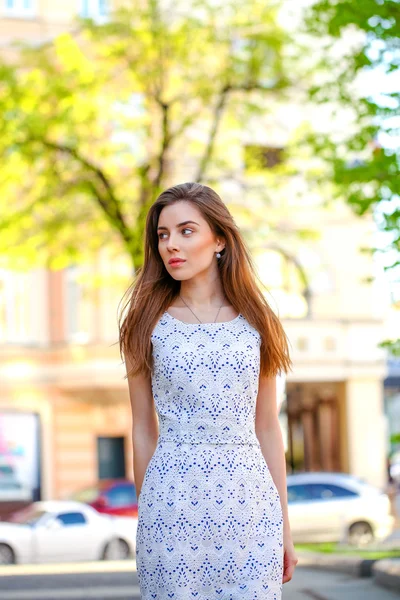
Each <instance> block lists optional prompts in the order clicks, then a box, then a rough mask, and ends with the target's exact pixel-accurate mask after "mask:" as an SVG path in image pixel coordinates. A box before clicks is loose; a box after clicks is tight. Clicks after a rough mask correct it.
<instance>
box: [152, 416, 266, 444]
mask: <svg viewBox="0 0 400 600" xmlns="http://www.w3.org/2000/svg"><path fill="white" fill-rule="evenodd" d="M159 441H160V442H177V443H189V444H202V443H204V444H252V445H259V442H258V438H257V436H256V433H255V429H254V423H253V422H251V423H248V422H246V423H237V422H234V421H232V420H227V419H217V420H215V421H211V420H207V419H204V418H202V419H199V420H196V421H189V422H186V423H182V422H180V421H178V420H174V419H169V418H165V417H160V418H159Z"/></svg>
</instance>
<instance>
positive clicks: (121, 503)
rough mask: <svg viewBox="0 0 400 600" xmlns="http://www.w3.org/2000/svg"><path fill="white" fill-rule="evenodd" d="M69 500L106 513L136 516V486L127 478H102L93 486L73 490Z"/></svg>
mask: <svg viewBox="0 0 400 600" xmlns="http://www.w3.org/2000/svg"><path fill="white" fill-rule="evenodd" d="M69 500H75V501H77V502H85V503H86V504H89V506H92V507H93V508H95V509H96V510H97V511H98V512H99V513H103V514H107V515H114V516H125V517H137V516H138V502H137V496H136V487H135V484H134V483H133V482H132V481H129V479H102V480H100V481H99V482H98V483H97V485H95V486H91V487H88V488H85V489H82V490H79V491H77V492H75V493H74V494H72V495H71V496H70V497H69Z"/></svg>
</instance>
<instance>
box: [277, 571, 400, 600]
mask: <svg viewBox="0 0 400 600" xmlns="http://www.w3.org/2000/svg"><path fill="white" fill-rule="evenodd" d="M399 598H400V595H399V594H398V593H396V592H393V591H391V590H387V589H385V588H382V587H378V586H376V585H375V584H374V582H373V580H372V579H370V578H366V579H358V578H355V577H351V576H350V575H346V574H344V573H332V572H325V571H315V570H313V569H309V568H305V567H297V569H296V571H295V575H294V577H293V579H292V581H290V582H289V583H287V584H285V585H284V586H283V600H378V599H379V600H399Z"/></svg>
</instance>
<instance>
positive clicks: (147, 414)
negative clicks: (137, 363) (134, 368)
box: [126, 358, 158, 498]
mask: <svg viewBox="0 0 400 600" xmlns="http://www.w3.org/2000/svg"><path fill="white" fill-rule="evenodd" d="M126 367H127V371H129V370H130V367H131V365H130V363H129V359H128V358H126ZM128 386H129V398H130V401H131V410H132V444H133V473H134V478H135V486H136V493H137V497H138V498H139V495H140V491H141V489H142V484H143V479H144V475H145V472H146V469H147V465H148V464H149V462H150V459H151V457H152V456H153V454H154V452H155V449H156V446H157V440H158V419H157V413H156V410H155V406H154V400H153V393H152V389H151V378H150V375H149V376H145V375H136V376H135V377H128Z"/></svg>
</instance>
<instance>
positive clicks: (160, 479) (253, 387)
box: [136, 312, 283, 600]
mask: <svg viewBox="0 0 400 600" xmlns="http://www.w3.org/2000/svg"><path fill="white" fill-rule="evenodd" d="M151 341H152V344H153V356H154V370H153V373H152V388H153V396H154V401H155V406H156V410H157V414H158V418H159V439H158V443H157V447H156V450H155V453H154V454H153V456H152V458H151V460H150V462H149V464H148V467H147V469H146V473H145V477H144V481H143V485H142V489H141V493H140V496H139V516H138V528H137V538H136V542H137V547H136V553H137V554H136V561H137V569H138V576H139V583H140V590H141V595H142V599H143V600H153V599H157V600H167V599H171V600H192V599H196V600H217V599H218V600H243V599H247V600H280V599H281V594H282V563H283V543H282V529H283V519H282V510H281V504H280V500H279V495H278V491H277V489H276V486H275V484H274V482H273V480H272V477H271V474H270V472H269V469H268V467H267V464H266V462H265V460H264V457H263V455H262V452H261V448H260V444H259V442H258V439H257V436H256V434H255V425H254V423H255V407H256V398H257V391H258V378H259V371H260V343H261V338H260V335H259V333H258V331H257V330H256V329H254V328H253V327H252V326H251V325H250V324H249V323H248V321H247V320H246V319H245V318H244V316H243V315H238V316H237V317H236V318H235V319H233V320H231V321H227V322H223V323H201V324H200V323H199V324H195V323H184V322H182V321H180V320H178V319H175V318H174V317H172V315H170V314H169V313H168V312H166V313H164V314H163V316H162V317H161V318H160V319H159V321H158V323H157V325H156V327H155V328H154V330H153V333H152V337H151Z"/></svg>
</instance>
